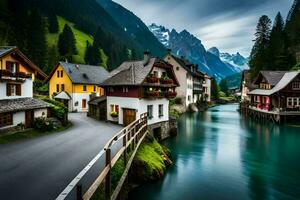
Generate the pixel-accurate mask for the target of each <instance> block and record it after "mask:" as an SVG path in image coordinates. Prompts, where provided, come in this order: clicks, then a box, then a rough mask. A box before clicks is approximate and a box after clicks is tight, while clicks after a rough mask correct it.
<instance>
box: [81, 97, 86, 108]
mask: <svg viewBox="0 0 300 200" xmlns="http://www.w3.org/2000/svg"><path fill="white" fill-rule="evenodd" d="M82 109H86V99H82Z"/></svg>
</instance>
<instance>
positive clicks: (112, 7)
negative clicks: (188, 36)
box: [96, 0, 166, 57]
mask: <svg viewBox="0 0 300 200" xmlns="http://www.w3.org/2000/svg"><path fill="white" fill-rule="evenodd" d="M96 1H97V2H98V3H99V4H100V5H101V6H102V7H103V8H104V9H105V11H106V12H108V13H109V14H110V16H112V18H113V19H114V20H115V21H116V22H117V23H118V25H119V26H120V27H121V28H122V29H123V30H124V31H125V32H126V33H127V34H128V35H129V36H130V37H131V38H132V40H134V41H136V42H137V43H138V45H139V48H140V49H142V50H143V51H145V50H149V51H151V53H152V54H154V55H156V56H159V57H163V56H164V55H165V53H166V49H165V47H164V45H162V44H161V43H160V42H159V41H158V40H157V38H156V37H155V36H154V35H153V34H152V33H151V32H150V31H149V29H148V27H147V26H146V25H145V24H144V22H143V21H142V20H141V19H140V18H138V17H137V16H136V15H134V14H133V13H132V12H131V11H129V10H127V9H126V8H124V7H123V6H121V5H119V4H117V3H115V2H114V1H112V0H96Z"/></svg>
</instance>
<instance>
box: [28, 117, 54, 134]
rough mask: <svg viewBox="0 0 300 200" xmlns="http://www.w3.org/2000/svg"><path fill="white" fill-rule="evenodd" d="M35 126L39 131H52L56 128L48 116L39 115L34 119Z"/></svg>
mask: <svg viewBox="0 0 300 200" xmlns="http://www.w3.org/2000/svg"><path fill="white" fill-rule="evenodd" d="M33 128H35V129H37V130H39V131H46V132H47V131H52V130H53V129H54V125H53V123H52V122H51V121H49V120H48V119H46V118H43V117H38V118H35V119H34V121H33Z"/></svg>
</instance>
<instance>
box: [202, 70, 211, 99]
mask: <svg viewBox="0 0 300 200" xmlns="http://www.w3.org/2000/svg"><path fill="white" fill-rule="evenodd" d="M203 99H204V100H205V101H206V102H211V77H210V76H208V75H207V74H205V75H204V82H203Z"/></svg>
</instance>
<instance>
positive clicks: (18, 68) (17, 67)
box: [16, 63, 20, 72]
mask: <svg viewBox="0 0 300 200" xmlns="http://www.w3.org/2000/svg"><path fill="white" fill-rule="evenodd" d="M16 72H20V64H19V63H16Z"/></svg>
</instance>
